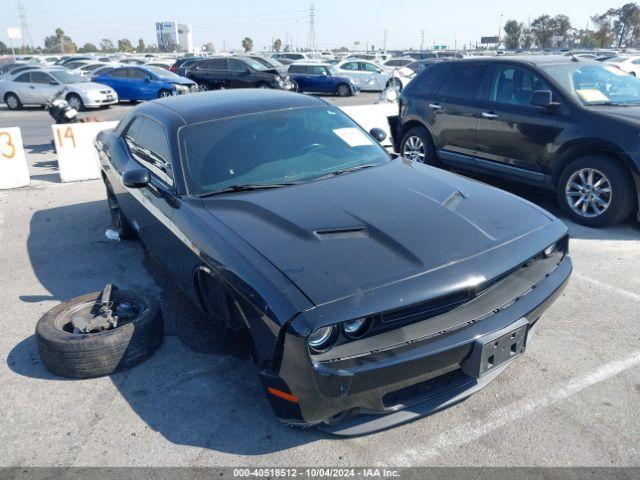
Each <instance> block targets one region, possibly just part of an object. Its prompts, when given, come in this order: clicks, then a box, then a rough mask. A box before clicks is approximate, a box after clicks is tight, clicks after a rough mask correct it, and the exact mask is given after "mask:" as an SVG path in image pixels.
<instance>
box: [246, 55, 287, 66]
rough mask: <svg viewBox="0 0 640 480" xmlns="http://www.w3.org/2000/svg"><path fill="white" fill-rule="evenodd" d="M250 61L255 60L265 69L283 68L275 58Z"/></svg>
mask: <svg viewBox="0 0 640 480" xmlns="http://www.w3.org/2000/svg"><path fill="white" fill-rule="evenodd" d="M251 60H255V61H256V62H259V63H261V64H262V65H264V66H265V67H270V68H275V67H282V66H283V65H282V64H281V63H280V62H279V61H277V60H276V59H275V58H265V57H260V58H252V59H251Z"/></svg>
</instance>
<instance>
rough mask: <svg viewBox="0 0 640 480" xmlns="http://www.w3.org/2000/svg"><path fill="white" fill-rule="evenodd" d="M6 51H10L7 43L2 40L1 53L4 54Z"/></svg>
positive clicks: (0, 43)
mask: <svg viewBox="0 0 640 480" xmlns="http://www.w3.org/2000/svg"><path fill="white" fill-rule="evenodd" d="M5 53H9V49H8V48H7V44H6V43H4V42H0V55H4V54H5Z"/></svg>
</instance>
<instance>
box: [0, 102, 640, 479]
mask: <svg viewBox="0 0 640 480" xmlns="http://www.w3.org/2000/svg"><path fill="white" fill-rule="evenodd" d="M374 98H375V96H373V95H360V96H358V97H355V99H353V100H352V101H357V102H363V103H370V102H371V101H372V100H373V99H374ZM129 108H131V107H130V106H118V107H115V108H111V109H109V110H101V111H98V112H93V113H90V114H92V115H99V116H100V117H101V118H103V119H105V120H113V119H118V118H120V117H121V116H122V115H123V114H124V113H125V112H126V111H127V110H128V109H129ZM50 123H51V122H50V121H49V118H48V116H47V115H46V113H44V112H42V111H41V110H38V109H29V110H24V111H21V112H8V111H6V110H3V109H0V126H20V127H21V128H22V132H23V137H24V144H25V146H26V149H27V155H28V157H29V161H30V165H31V169H32V173H34V176H35V179H34V182H33V184H32V186H31V187H28V188H21V189H16V190H11V191H0V265H1V266H2V268H0V287H1V288H0V304H1V305H2V310H1V312H2V314H1V315H0V412H1V413H0V466H94V465H100V466H140V465H145V466H240V465H242V466H247V465H249V466H329V465H332V466H370V465H377V466H383V465H390V466H409V465H411V466H414V465H436V466H437V465H464V466H477V465H481V466H485V465H491V466H505V465H509V466H516V465H518V466H578V465H580V466H640V451H639V450H640V447H639V446H638V438H640V416H639V415H638V413H637V412H638V405H640V368H639V367H640V329H639V328H638V322H639V320H640V275H638V265H640V242H639V239H640V228H639V227H638V225H637V224H636V223H634V222H633V221H629V222H628V223H625V224H621V225H617V226H614V227H610V228H606V229H602V230H591V229H587V228H584V227H580V226H578V225H575V224H572V223H570V222H567V223H568V225H569V227H570V232H571V235H572V241H571V247H570V248H571V252H572V256H573V260H574V264H575V271H574V275H573V278H572V280H571V282H570V284H569V286H568V287H567V289H566V290H565V292H564V293H563V295H562V296H561V297H560V298H559V299H558V301H557V302H556V303H555V304H554V305H553V306H552V307H551V308H550V309H549V311H548V312H547V313H546V315H545V316H543V318H542V319H541V321H540V322H539V328H538V329H537V332H536V337H535V339H534V341H533V342H532V344H531V345H530V346H529V347H528V348H527V352H526V354H525V355H524V356H523V357H522V358H520V359H518V360H517V361H516V362H514V364H512V365H511V366H510V368H508V369H507V371H506V372H505V373H504V374H503V375H502V376H501V377H499V378H498V379H497V380H496V381H494V382H493V383H491V384H490V385H489V386H488V387H487V388H485V389H484V390H482V391H481V392H479V393H477V394H476V395H474V396H472V397H470V398H469V399H467V400H466V401H464V402H462V403H460V404H458V405H456V406H454V407H451V408H449V409H447V410H444V411H442V412H440V413H437V414H435V415H432V416H430V417H427V418H423V419H420V420H418V421H415V422H412V423H409V424H406V425H403V426H400V427H396V428H393V429H390V430H387V431H385V432H381V433H377V434H373V435H369V436H364V437H359V438H350V439H342V438H335V437H331V436H329V435H327V434H324V433H321V432H319V431H317V430H315V429H310V430H300V429H296V428H290V427H287V426H285V425H283V424H281V423H280V422H279V421H278V420H277V419H276V418H275V417H274V415H273V414H272V412H271V409H270V407H269V405H268V403H267V400H266V398H265V397H264V395H263V393H262V389H261V388H260V386H259V382H258V378H257V375H256V373H255V371H254V368H253V366H252V363H251V361H250V360H249V358H248V355H247V351H246V348H245V347H244V346H243V345H239V344H237V343H234V342H233V341H231V340H230V339H229V338H228V337H226V336H225V335H224V334H223V333H222V332H221V331H219V330H218V329H216V328H215V326H213V325H211V324H210V323H209V322H208V321H207V320H206V319H205V318H204V317H203V315H202V314H201V313H200V312H199V311H198V310H197V309H196V308H195V307H194V306H193V305H192V304H191V303H190V302H189V300H188V299H187V298H186V297H185V296H184V295H183V294H182V292H181V291H180V290H179V289H178V288H177V287H176V285H175V284H174V283H173V282H172V280H171V279H170V278H169V277H168V276H167V274H166V273H165V272H164V271H163V269H162V268H161V267H160V266H159V265H158V264H157V263H155V262H154V261H153V260H152V259H151V258H150V257H149V256H147V255H146V253H145V250H144V248H143V247H142V245H141V244H140V243H138V242H136V241H112V240H108V239H107V238H106V237H105V231H106V230H107V229H108V228H110V226H111V225H110V220H109V215H108V212H107V207H106V202H105V194H104V188H103V186H102V184H101V182H100V181H87V182H79V183H70V184H62V183H60V182H59V178H58V175H57V166H56V161H55V155H54V154H53V153H52V151H51V150H50V147H49V142H50V140H51V133H50V131H51V130H50ZM495 185H497V186H499V187H501V188H507V189H509V190H511V191H512V192H514V193H516V194H519V195H522V196H524V197H525V198H527V199H529V200H531V201H534V202H536V203H538V204H540V205H542V206H543V207H545V208H548V209H549V210H551V211H552V212H553V213H554V214H557V215H560V214H559V212H558V209H557V208H556V207H555V204H554V199H553V197H552V196H551V195H549V194H548V193H544V192H539V191H535V190H531V189H528V188H526V187H515V186H512V185H509V184H504V183H500V184H497V183H495ZM107 282H114V283H116V284H117V285H118V286H120V287H122V288H126V289H135V290H139V291H143V292H147V293H150V294H152V295H155V296H157V297H158V298H159V299H160V301H161V304H162V307H163V311H164V314H165V323H166V336H165V339H164V343H163V345H162V346H161V348H160V349H159V350H158V351H157V352H156V353H155V354H154V356H153V357H152V358H150V359H149V360H147V361H146V362H145V363H143V364H141V365H139V366H137V367H135V368H133V369H131V370H129V371H126V372H121V373H118V374H115V375H112V376H109V377H104V378H98V379H92V380H68V379H64V378H61V377H58V376H55V375H53V374H50V373H49V372H48V371H47V370H46V369H45V368H44V366H43V365H42V363H41V362H40V360H39V357H38V354H37V350H36V346H35V341H34V336H33V333H34V328H35V324H36V322H37V321H38V319H39V317H40V316H41V315H42V314H43V313H44V312H46V311H47V310H49V309H50V308H52V307H53V306H55V305H57V304H58V303H59V302H60V301H63V300H65V299H68V298H70V297H73V296H76V295H80V294H83V293H86V292H90V291H96V290H100V289H102V288H103V287H104V285H105V284H106V283H107Z"/></svg>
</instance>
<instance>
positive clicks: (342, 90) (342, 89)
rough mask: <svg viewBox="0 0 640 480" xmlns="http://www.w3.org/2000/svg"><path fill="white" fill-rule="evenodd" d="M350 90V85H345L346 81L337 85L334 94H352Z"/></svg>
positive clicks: (346, 95) (348, 95)
mask: <svg viewBox="0 0 640 480" xmlns="http://www.w3.org/2000/svg"><path fill="white" fill-rule="evenodd" d="M352 93H353V92H352V91H351V87H349V85H347V84H346V83H341V84H340V85H338V88H336V95H338V96H339V97H350V96H351V95H352Z"/></svg>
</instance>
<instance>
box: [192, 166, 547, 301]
mask: <svg viewBox="0 0 640 480" xmlns="http://www.w3.org/2000/svg"><path fill="white" fill-rule="evenodd" d="M203 201H204V203H205V208H207V210H208V211H209V212H210V213H211V214H213V215H214V216H215V217H217V218H218V219H219V220H220V221H222V222H223V223H224V224H226V225H227V226H228V227H229V228H230V229H232V230H233V231H234V232H235V233H237V234H238V235H239V236H241V237H242V238H243V239H244V240H245V241H247V242H248V243H249V244H251V245H252V246H253V247H254V248H255V249H256V250H258V251H259V252H260V253H261V254H262V255H263V256H264V257H265V258H267V259H268V260H269V261H270V262H271V263H272V264H273V265H275V266H276V267H277V268H278V269H279V270H280V271H281V272H283V273H284V274H285V275H286V276H287V277H288V278H289V279H290V280H291V281H292V282H294V283H295V284H296V285H297V286H298V288H300V290H302V291H303V292H304V293H305V294H306V295H307V297H308V298H309V299H310V300H311V301H312V302H313V303H314V304H316V305H320V304H323V303H326V302H330V301H333V300H337V299H341V298H345V297H348V296H351V295H354V294H359V293H362V292H364V291H367V290H370V289H374V288H377V287H380V286H383V285H386V284H390V283H393V282H397V281H400V280H402V279H405V278H408V277H412V276H415V275H419V274H421V273H423V272H426V271H430V270H433V269H435V268H439V267H442V266H445V265H447V264H453V263H455V262H459V261H461V260H464V259H468V258H471V257H475V256H477V255H478V254H481V253H482V252H485V251H488V250H490V249H493V248H495V247H497V246H499V245H501V244H504V243H506V242H509V241H511V240H513V239H514V238H518V237H522V236H524V235H527V234H528V233H530V232H533V231H534V230H537V229H539V228H542V227H544V226H546V225H548V224H550V223H552V222H553V221H554V220H555V218H554V217H553V216H552V215H551V214H549V213H547V212H545V211H544V210H542V209H540V208H539V207H536V206H534V205H532V204H530V203H528V202H526V201H524V200H522V199H519V198H518V197H515V196H514V195H511V194H508V193H506V192H503V191H501V190H498V189H495V188H492V187H489V186H486V185H484V184H481V183H479V182H475V181H472V180H468V179H464V178H462V177H460V176H458V175H455V174H452V173H448V172H445V171H443V170H439V169H435V168H432V167H428V166H425V165H421V164H416V163H414V162H410V161H408V160H405V159H396V160H394V161H392V162H390V163H389V164H386V165H382V166H379V167H374V168H369V169H366V170H360V171H357V172H352V173H348V174H344V175H341V176H338V177H331V178H327V179H324V180H318V181H315V182H311V183H306V184H301V185H296V186H290V187H283V188H279V189H273V190H261V191H254V192H244V193H236V194H224V195H219V196H215V197H210V198H207V199H204V200H203ZM544 247H545V246H544V245H541V249H542V248H544Z"/></svg>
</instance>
